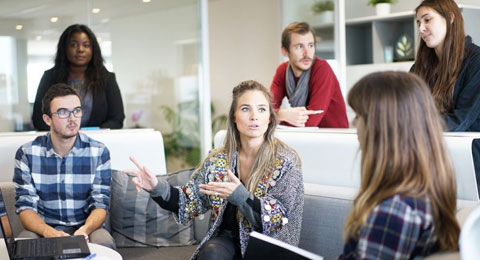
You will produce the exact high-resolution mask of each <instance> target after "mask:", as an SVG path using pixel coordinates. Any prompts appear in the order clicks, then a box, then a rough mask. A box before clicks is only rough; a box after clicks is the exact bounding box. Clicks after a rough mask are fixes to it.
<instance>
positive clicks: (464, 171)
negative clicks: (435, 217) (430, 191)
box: [214, 128, 480, 259]
mask: <svg viewBox="0 0 480 260" xmlns="http://www.w3.org/2000/svg"><path fill="white" fill-rule="evenodd" d="M225 134H226V131H220V132H218V133H217V134H216V135H215V138H214V144H215V147H220V146H222V144H223V140H224V137H225ZM276 136H277V137H278V138H279V139H280V140H282V141H283V142H285V143H286V144H287V145H289V146H290V147H292V148H294V149H295V150H296V151H297V153H298V154H299V155H300V158H301V160H302V170H303V179H304V184H305V206H304V213H303V223H302V225H303V226H302V231H301V232H302V233H301V236H300V245H299V246H300V247H301V248H304V249H306V250H309V251H312V252H314V253H316V254H319V255H321V256H323V257H325V259H334V258H336V257H337V256H338V255H339V254H340V253H341V252H342V250H343V244H344V241H343V238H342V231H343V226H344V223H345V219H346V216H347V214H348V212H349V211H350V209H351V207H352V203H353V199H354V198H355V196H356V194H357V192H358V188H359V186H360V156H361V154H360V152H359V151H358V139H357V135H356V131H355V130H354V129H318V128H281V129H278V130H277V131H276ZM476 137H477V138H478V137H480V134H472V133H445V140H446V143H447V148H448V150H449V151H450V154H451V157H452V161H453V164H454V167H455V171H456V176H457V188H458V193H457V197H458V205H457V207H458V213H457V218H458V219H459V221H460V222H461V223H463V221H464V219H465V218H466V216H467V215H468V212H470V211H471V209H472V208H473V207H475V206H476V205H478V201H479V199H478V192H477V185H476V180H475V173H474V168H473V160H472V155H471V143H472V140H473V139H474V138H476ZM448 257H449V258H451V257H454V258H458V254H457V255H454V256H452V255H449V256H448Z"/></svg>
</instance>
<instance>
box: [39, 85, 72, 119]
mask: <svg viewBox="0 0 480 260" xmlns="http://www.w3.org/2000/svg"><path fill="white" fill-rule="evenodd" d="M70 95H75V96H77V97H78V99H80V96H78V93H77V92H76V91H75V90H74V89H73V88H72V87H71V86H70V85H67V84H65V83H57V84H54V85H52V86H51V87H50V88H48V90H47V92H46V93H45V96H43V99H42V113H43V114H46V115H48V116H51V115H52V111H50V103H52V100H53V99H54V98H56V97H65V96H70Z"/></svg>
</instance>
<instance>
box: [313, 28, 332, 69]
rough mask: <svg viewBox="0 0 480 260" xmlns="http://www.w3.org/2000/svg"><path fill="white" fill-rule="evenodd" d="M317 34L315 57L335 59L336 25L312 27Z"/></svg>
mask: <svg viewBox="0 0 480 260" xmlns="http://www.w3.org/2000/svg"><path fill="white" fill-rule="evenodd" d="M312 27H313V28H314V29H315V34H316V37H317V39H316V42H317V43H316V46H315V55H316V56H318V57H320V58H321V59H325V60H328V59H335V34H334V30H335V27H334V24H333V22H331V23H325V24H319V25H316V24H314V25H312Z"/></svg>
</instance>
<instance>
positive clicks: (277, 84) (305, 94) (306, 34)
mask: <svg viewBox="0 0 480 260" xmlns="http://www.w3.org/2000/svg"><path fill="white" fill-rule="evenodd" d="M281 51H282V54H283V55H284V56H285V57H287V58H288V62H284V63H282V64H280V66H279V67H278V68H277V71H276V73H275V76H274V77H273V82H272V85H271V86H270V92H271V94H272V101H273V107H274V109H275V111H276V112H277V117H278V120H279V121H281V122H283V123H287V124H289V125H292V126H316V127H329V128H347V127H348V119H347V112H346V108H345V101H344V99H343V96H342V92H341V90H340V86H339V84H338V80H337V78H336V77H335V74H334V73H333V71H332V69H331V68H330V66H329V65H328V63H327V62H326V61H325V60H321V59H319V58H318V57H315V31H314V30H313V29H312V27H310V25H308V24H307V23H305V22H294V23H291V24H289V25H288V26H287V27H286V28H285V30H284V31H283V33H282V48H281ZM285 96H286V97H287V98H288V102H289V103H290V107H287V108H285V107H284V106H282V107H280V105H281V104H282V100H283V98H284V97H285Z"/></svg>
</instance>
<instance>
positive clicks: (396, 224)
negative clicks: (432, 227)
mask: <svg viewBox="0 0 480 260" xmlns="http://www.w3.org/2000/svg"><path fill="white" fill-rule="evenodd" d="M422 222H423V220H422V212H419V211H417V210H414V209H412V207H410V206H409V205H407V204H406V203H405V202H404V201H402V199H401V198H400V196H398V195H396V196H394V197H392V198H390V199H387V200H384V201H383V202H382V203H380V204H379V205H377V206H376V207H375V208H374V210H373V211H372V213H371V214H370V215H369V216H368V218H367V222H366V225H365V226H363V227H362V228H360V230H359V240H358V244H357V249H356V254H357V258H358V259H409V258H410V257H411V255H412V252H413V251H414V249H415V245H416V243H417V242H418V240H419V238H420V233H421V230H422Z"/></svg>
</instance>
